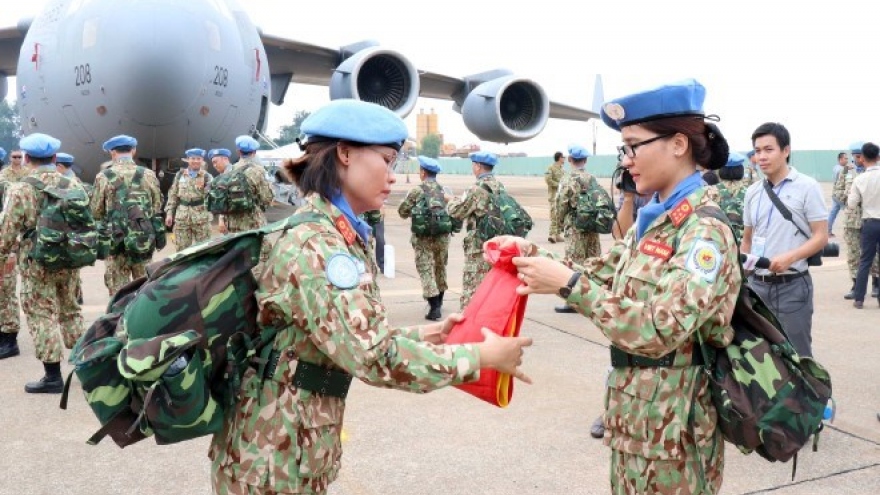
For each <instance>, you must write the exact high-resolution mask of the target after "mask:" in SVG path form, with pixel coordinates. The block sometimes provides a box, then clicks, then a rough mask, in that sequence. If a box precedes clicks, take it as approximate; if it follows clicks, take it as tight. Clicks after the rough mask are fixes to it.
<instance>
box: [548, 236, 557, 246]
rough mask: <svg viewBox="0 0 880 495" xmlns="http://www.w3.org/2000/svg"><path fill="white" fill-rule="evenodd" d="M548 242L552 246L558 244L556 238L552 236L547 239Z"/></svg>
mask: <svg viewBox="0 0 880 495" xmlns="http://www.w3.org/2000/svg"><path fill="white" fill-rule="evenodd" d="M547 240H548V241H550V244H556V237H555V236H552V235H551V236H550V237H548V238H547Z"/></svg>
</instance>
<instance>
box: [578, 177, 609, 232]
mask: <svg viewBox="0 0 880 495" xmlns="http://www.w3.org/2000/svg"><path fill="white" fill-rule="evenodd" d="M575 180H576V181H577V182H578V183H579V184H580V186H581V192H580V194H578V197H577V204H576V205H575V210H574V213H573V216H574V218H573V222H572V223H573V225H574V228H575V230H577V231H578V232H587V233H592V232H595V233H597V234H610V233H611V226H612V225H614V220H616V219H617V210H616V209H615V208H614V201H612V200H611V195H609V194H608V191H606V190H605V188H604V187H602V186H600V185H599V183H598V182H596V178H595V177H592V176H591V177H590V182H589V183H585V182H584V180H582V179H581V178H580V177H578V178H576V179H575Z"/></svg>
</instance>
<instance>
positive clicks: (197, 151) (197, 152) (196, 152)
mask: <svg viewBox="0 0 880 495" xmlns="http://www.w3.org/2000/svg"><path fill="white" fill-rule="evenodd" d="M197 156H198V157H202V158H204V157H205V150H203V149H201V148H192V149H188V150H186V157H187V158H195V157H197Z"/></svg>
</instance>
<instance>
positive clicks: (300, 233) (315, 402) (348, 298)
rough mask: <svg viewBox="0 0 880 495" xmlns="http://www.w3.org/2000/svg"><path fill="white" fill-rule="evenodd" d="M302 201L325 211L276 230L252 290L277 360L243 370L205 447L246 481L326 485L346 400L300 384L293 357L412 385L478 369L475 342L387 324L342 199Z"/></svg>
mask: <svg viewBox="0 0 880 495" xmlns="http://www.w3.org/2000/svg"><path fill="white" fill-rule="evenodd" d="M300 211H302V212H316V213H317V214H319V215H320V216H321V217H322V221H321V222H320V223H319V224H315V223H311V224H303V225H300V226H298V227H295V228H293V229H291V230H289V231H287V232H284V233H283V234H282V235H281V237H280V238H279V240H278V241H277V242H276V244H275V247H274V249H273V250H272V255H271V257H270V258H269V260H268V261H267V263H266V270H265V271H264V272H263V275H262V277H261V279H260V283H259V288H258V290H257V293H256V297H257V301H258V304H259V321H260V324H261V325H275V326H277V327H278V328H281V329H282V330H281V331H280V332H279V333H278V335H277V337H276V339H275V342H274V348H275V349H276V350H277V351H280V355H281V358H280V361H279V362H278V366H277V368H276V371H275V374H274V375H273V376H272V379H270V380H266V381H265V382H262V381H261V380H260V379H258V378H257V377H256V374H255V373H254V371H253V370H249V371H248V372H247V374H246V375H245V379H244V382H243V383H242V389H241V400H240V401H239V403H238V409H237V411H235V413H234V417H233V418H231V419H230V421H229V422H227V426H226V428H227V430H226V431H225V432H223V433H220V434H218V435H216V436H215V438H214V441H213V444H212V446H211V451H210V456H211V458H212V459H214V466H215V469H222V470H224V471H225V472H226V473H227V474H228V475H230V476H231V477H232V478H233V479H235V480H238V481H241V482H244V483H247V484H249V485H254V486H265V485H266V484H267V483H268V486H270V487H271V488H272V489H273V490H274V491H275V492H277V493H323V490H326V488H327V485H328V484H329V483H330V482H331V481H333V479H335V478H336V475H337V472H338V470H339V466H340V457H341V455H342V446H341V443H340V433H341V432H342V418H343V413H344V410H345V400H343V399H340V398H336V397H331V396H327V395H320V394H315V393H312V392H309V391H306V390H300V389H297V388H296V387H295V386H294V385H293V384H292V378H293V374H294V371H295V369H296V363H297V359H298V358H299V359H302V360H304V361H308V362H311V363H315V364H318V365H321V366H324V367H333V368H341V369H343V370H345V371H347V372H348V373H350V374H352V375H353V376H354V377H356V378H358V379H360V380H361V381H363V382H365V383H367V384H370V385H374V386H378V387H385V388H396V389H400V390H406V391H410V392H427V391H430V390H434V389H437V388H441V387H444V386H447V385H454V384H459V383H463V382H467V381H471V380H475V379H477V378H479V355H478V351H477V350H476V348H475V347H474V346H472V345H469V344H465V345H449V346H436V345H431V344H427V343H423V342H420V341H418V340H417V339H418V335H419V330H420V328H419V327H409V328H395V327H392V326H391V323H390V322H389V321H388V317H387V314H386V309H385V306H384V304H382V301H381V300H380V298H379V289H378V286H377V285H376V274H377V267H376V264H375V262H374V261H373V260H374V258H375V257H374V256H373V253H372V250H371V249H370V247H369V246H368V245H366V244H364V242H363V240H362V239H361V238H359V237H358V236H357V235H356V234H354V232H353V230H351V227H350V224H348V222H347V221H346V220H345V218H344V216H343V214H342V212H341V211H340V210H339V209H337V208H336V207H335V206H333V205H332V204H330V203H329V202H328V201H325V200H324V199H322V198H320V197H319V196H317V195H315V194H311V195H309V196H307V197H306V198H305V203H304V204H303V206H302V207H301V209H300ZM339 222H341V225H342V226H343V227H342V231H340V230H339V228H337V226H336V224H337V223H339ZM346 230H347V235H348V237H346V234H343V231H346ZM333 256H345V257H349V258H353V259H354V260H355V262H356V263H357V264H358V265H359V267H361V268H363V269H362V270H360V271H361V272H362V275H361V280H360V284H359V285H357V286H356V287H354V288H352V289H342V288H339V287H337V286H335V285H334V284H333V283H332V282H331V281H330V279H329V278H328V275H327V260H329V259H331V257H333Z"/></svg>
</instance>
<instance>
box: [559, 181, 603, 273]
mask: <svg viewBox="0 0 880 495" xmlns="http://www.w3.org/2000/svg"><path fill="white" fill-rule="evenodd" d="M592 179H593V176H592V175H590V174H589V173H587V171H586V170H584V169H577V168H575V169H573V170H572V172H571V174H569V175H567V176H565V178H564V179H562V182H560V183H559V194H558V196H557V197H556V214H557V218H556V222H557V223H558V224H559V225H561V226H562V228H563V229H565V233H566V240H565V259H566V260H567V261H570V262H572V263H577V264H583V263H584V262H585V261H586V260H587V258H592V257H594V256H599V255H600V254H602V246H601V245H600V244H599V234H597V233H595V232H580V231H578V230H577V229H576V228H574V222H573V220H572V215H574V213H575V211H576V210H577V204H578V198H579V197H580V195H581V191H582V190H584V189H585V188H587V187H589V185H590V181H591V180H592Z"/></svg>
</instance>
